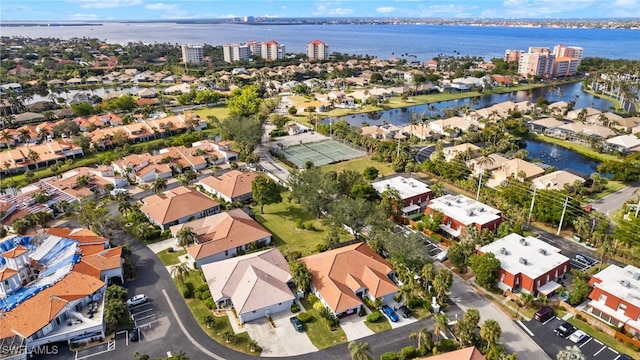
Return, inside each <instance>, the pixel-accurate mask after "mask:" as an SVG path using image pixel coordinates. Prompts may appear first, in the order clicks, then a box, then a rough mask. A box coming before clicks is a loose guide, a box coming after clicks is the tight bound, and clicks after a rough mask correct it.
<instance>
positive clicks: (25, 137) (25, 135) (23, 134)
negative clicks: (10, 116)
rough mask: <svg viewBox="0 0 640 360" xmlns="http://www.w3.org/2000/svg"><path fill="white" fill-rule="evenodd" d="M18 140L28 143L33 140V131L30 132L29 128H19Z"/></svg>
mask: <svg viewBox="0 0 640 360" xmlns="http://www.w3.org/2000/svg"><path fill="white" fill-rule="evenodd" d="M18 140H20V142H21V143H23V144H26V143H28V142H29V140H31V133H30V132H29V129H20V130H18Z"/></svg>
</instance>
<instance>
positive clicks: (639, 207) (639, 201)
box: [636, 200, 640, 218]
mask: <svg viewBox="0 0 640 360" xmlns="http://www.w3.org/2000/svg"><path fill="white" fill-rule="evenodd" d="M638 212H640V200H638V206H636V218H637V217H638Z"/></svg>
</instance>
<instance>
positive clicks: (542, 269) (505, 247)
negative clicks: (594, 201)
mask: <svg viewBox="0 0 640 360" xmlns="http://www.w3.org/2000/svg"><path fill="white" fill-rule="evenodd" d="M480 251H481V252H482V253H489V252H490V253H493V254H494V255H495V256H496V258H497V259H498V260H500V267H501V268H502V269H503V270H505V271H507V272H508V273H510V274H513V275H515V274H519V273H520V274H523V275H525V276H526V277H528V278H530V279H537V278H539V277H540V276H542V275H544V274H545V273H547V272H549V271H550V270H553V269H554V268H556V267H558V266H560V265H562V264H564V263H568V262H569V258H568V257H566V256H564V255H562V254H561V253H560V249H559V248H557V247H555V246H552V245H549V244H547V243H546V242H544V241H542V240H540V239H538V238H534V237H531V236H527V237H522V236H521V235H518V234H509V235H507V236H505V237H503V238H501V239H498V240H496V241H494V242H492V243H491V244H488V245H485V246H483V247H482V248H480ZM521 259H525V260H526V262H524V261H522V260H521ZM568 266H569V265H568V264H567V267H568ZM567 271H569V269H568V268H567Z"/></svg>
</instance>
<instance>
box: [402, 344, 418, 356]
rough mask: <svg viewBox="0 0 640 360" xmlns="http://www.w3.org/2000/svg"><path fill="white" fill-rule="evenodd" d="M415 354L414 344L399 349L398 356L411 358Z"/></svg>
mask: <svg viewBox="0 0 640 360" xmlns="http://www.w3.org/2000/svg"><path fill="white" fill-rule="evenodd" d="M415 356H416V348H415V346H406V347H403V348H402V350H400V358H402V359H413V358H414V357H415Z"/></svg>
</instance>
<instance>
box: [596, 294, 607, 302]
mask: <svg viewBox="0 0 640 360" xmlns="http://www.w3.org/2000/svg"><path fill="white" fill-rule="evenodd" d="M598 301H602V302H607V295H604V294H600V297H599V298H598Z"/></svg>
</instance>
